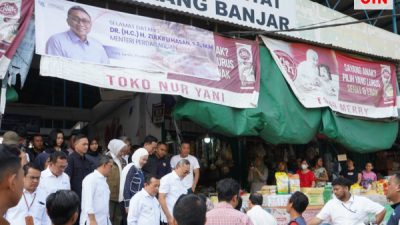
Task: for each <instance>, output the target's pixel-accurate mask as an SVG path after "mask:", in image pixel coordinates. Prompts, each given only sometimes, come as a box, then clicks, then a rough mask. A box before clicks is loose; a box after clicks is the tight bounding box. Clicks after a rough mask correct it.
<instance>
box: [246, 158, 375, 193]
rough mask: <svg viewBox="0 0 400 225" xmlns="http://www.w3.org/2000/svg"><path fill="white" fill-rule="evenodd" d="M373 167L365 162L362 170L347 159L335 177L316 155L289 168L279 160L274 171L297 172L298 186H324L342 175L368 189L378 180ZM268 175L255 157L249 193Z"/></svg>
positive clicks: (258, 187)
mask: <svg viewBox="0 0 400 225" xmlns="http://www.w3.org/2000/svg"><path fill="white" fill-rule="evenodd" d="M373 168H374V167H373V165H372V162H367V163H366V164H365V168H364V170H358V169H357V168H356V167H355V165H354V161H353V160H351V159H347V161H346V166H345V167H344V168H342V169H341V172H340V174H339V176H336V177H335V176H333V175H332V174H328V171H327V169H326V168H325V167H324V162H323V159H322V157H320V156H316V157H315V159H314V160H311V162H310V161H309V160H306V159H300V158H299V159H297V165H294V166H292V168H290V169H289V168H288V166H287V163H286V162H279V163H278V164H277V168H276V169H275V171H276V172H279V173H286V174H298V176H299V179H300V187H324V186H325V185H326V184H327V183H328V182H331V181H332V180H334V179H335V178H338V177H344V178H346V179H348V180H349V181H351V183H352V185H353V184H358V185H360V186H362V187H363V188H365V189H368V188H370V186H371V184H372V183H373V182H374V181H377V180H378V177H377V175H376V173H375V172H374V171H373ZM269 175H270V174H269V171H268V168H267V166H266V165H265V164H264V162H263V159H262V158H256V159H255V160H254V162H253V163H251V165H250V168H249V174H248V181H249V183H250V187H251V188H250V190H251V193H254V192H257V191H259V190H260V189H261V188H262V186H264V185H267V180H268V176H269Z"/></svg>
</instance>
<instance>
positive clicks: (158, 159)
mask: <svg viewBox="0 0 400 225" xmlns="http://www.w3.org/2000/svg"><path fill="white" fill-rule="evenodd" d="M149 159H151V160H152V161H154V162H155V163H154V164H155V165H156V166H155V176H156V177H157V179H161V178H162V177H163V176H165V175H167V174H168V173H170V172H171V163H170V160H171V158H170V157H169V156H168V145H167V144H165V143H164V142H158V144H157V150H156V152H155V154H153V155H151V156H149Z"/></svg>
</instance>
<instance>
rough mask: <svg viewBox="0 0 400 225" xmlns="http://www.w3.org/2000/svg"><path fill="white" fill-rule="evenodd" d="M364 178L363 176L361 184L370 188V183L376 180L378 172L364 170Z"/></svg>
mask: <svg viewBox="0 0 400 225" xmlns="http://www.w3.org/2000/svg"><path fill="white" fill-rule="evenodd" d="M361 174H362V178H361V185H362V186H363V187H364V188H368V185H369V184H371V183H372V182H374V181H376V180H377V179H378V178H377V176H376V173H374V172H372V171H371V172H367V171H365V170H364V171H362V173H361Z"/></svg>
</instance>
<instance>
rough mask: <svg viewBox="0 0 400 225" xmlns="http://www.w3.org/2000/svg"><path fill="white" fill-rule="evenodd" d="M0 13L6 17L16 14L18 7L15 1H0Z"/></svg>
mask: <svg viewBox="0 0 400 225" xmlns="http://www.w3.org/2000/svg"><path fill="white" fill-rule="evenodd" d="M0 14H1V15H3V16H6V17H14V16H16V15H17V14H18V7H17V5H16V4H15V3H11V2H3V3H0Z"/></svg>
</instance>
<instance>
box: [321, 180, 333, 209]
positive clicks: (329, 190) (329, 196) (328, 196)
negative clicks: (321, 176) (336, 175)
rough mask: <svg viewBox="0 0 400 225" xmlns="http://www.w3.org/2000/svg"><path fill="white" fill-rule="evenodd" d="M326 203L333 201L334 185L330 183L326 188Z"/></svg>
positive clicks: (324, 194)
mask: <svg viewBox="0 0 400 225" xmlns="http://www.w3.org/2000/svg"><path fill="white" fill-rule="evenodd" d="M323 196H324V203H325V204H326V203H327V202H328V201H329V200H331V199H332V183H331V182H328V183H327V184H326V185H325V187H324V193H323Z"/></svg>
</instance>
